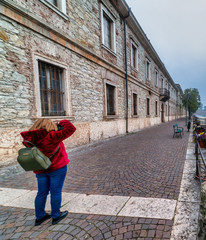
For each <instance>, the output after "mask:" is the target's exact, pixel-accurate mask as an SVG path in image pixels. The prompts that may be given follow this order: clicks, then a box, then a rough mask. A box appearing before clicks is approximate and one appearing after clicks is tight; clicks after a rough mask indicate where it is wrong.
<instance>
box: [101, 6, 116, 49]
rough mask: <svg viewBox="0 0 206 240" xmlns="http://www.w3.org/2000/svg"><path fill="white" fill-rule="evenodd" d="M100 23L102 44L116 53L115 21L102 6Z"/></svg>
mask: <svg viewBox="0 0 206 240" xmlns="http://www.w3.org/2000/svg"><path fill="white" fill-rule="evenodd" d="M101 21H102V43H103V45H104V46H106V47H107V48H109V49H110V50H112V51H113V52H116V45H115V41H116V39H115V20H114V17H113V16H112V14H111V13H110V12H109V11H108V10H107V9H106V8H105V7H104V6H103V5H101Z"/></svg>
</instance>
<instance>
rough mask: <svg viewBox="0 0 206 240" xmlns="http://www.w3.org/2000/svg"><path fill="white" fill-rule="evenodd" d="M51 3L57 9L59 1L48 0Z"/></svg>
mask: <svg viewBox="0 0 206 240" xmlns="http://www.w3.org/2000/svg"><path fill="white" fill-rule="evenodd" d="M48 1H49V2H50V3H52V4H54V5H55V6H56V7H58V5H57V0H48Z"/></svg>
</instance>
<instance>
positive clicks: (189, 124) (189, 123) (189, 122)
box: [187, 120, 191, 132]
mask: <svg viewBox="0 0 206 240" xmlns="http://www.w3.org/2000/svg"><path fill="white" fill-rule="evenodd" d="M190 128H191V121H190V120H189V121H188V123H187V131H188V132H189V131H190Z"/></svg>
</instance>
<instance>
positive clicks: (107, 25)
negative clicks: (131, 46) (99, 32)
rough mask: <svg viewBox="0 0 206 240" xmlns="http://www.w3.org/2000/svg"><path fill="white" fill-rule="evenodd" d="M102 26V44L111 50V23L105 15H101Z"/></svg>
mask: <svg viewBox="0 0 206 240" xmlns="http://www.w3.org/2000/svg"><path fill="white" fill-rule="evenodd" d="M103 25H104V44H105V46H106V47H108V48H110V49H111V48H112V21H111V19H110V18H109V17H108V16H107V15H106V13H104V14H103Z"/></svg>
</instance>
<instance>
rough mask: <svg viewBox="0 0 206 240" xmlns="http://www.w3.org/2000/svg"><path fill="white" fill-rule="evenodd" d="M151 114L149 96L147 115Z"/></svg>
mask: <svg viewBox="0 0 206 240" xmlns="http://www.w3.org/2000/svg"><path fill="white" fill-rule="evenodd" d="M149 115H150V99H149V98H147V116H149Z"/></svg>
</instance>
